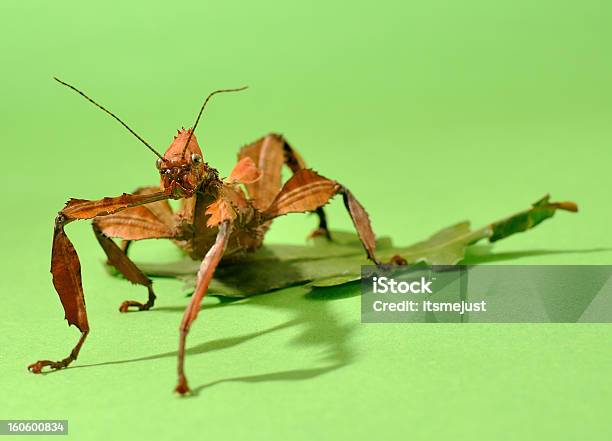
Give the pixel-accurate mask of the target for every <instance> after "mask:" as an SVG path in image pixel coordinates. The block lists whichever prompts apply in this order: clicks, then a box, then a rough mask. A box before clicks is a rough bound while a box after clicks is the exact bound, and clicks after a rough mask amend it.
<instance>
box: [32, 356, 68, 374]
mask: <svg viewBox="0 0 612 441" xmlns="http://www.w3.org/2000/svg"><path fill="white" fill-rule="evenodd" d="M71 362H72V359H71V358H70V357H68V358H65V359H63V360H61V361H51V360H39V361H37V362H36V363H32V364H31V365H29V366H28V370H29V371H30V372H32V373H33V374H40V373H41V372H42V369H43V368H44V367H45V366H49V367H50V368H51V369H53V370H57V369H62V368H65V367H66V366H68V365H69V364H70V363H71Z"/></svg>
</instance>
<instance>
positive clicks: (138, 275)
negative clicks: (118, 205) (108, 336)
mask: <svg viewBox="0 0 612 441" xmlns="http://www.w3.org/2000/svg"><path fill="white" fill-rule="evenodd" d="M92 227H93V230H94V233H95V235H96V239H97V240H98V243H99V244H100V246H101V247H102V249H103V250H104V252H105V253H106V257H107V258H108V261H107V262H108V264H109V265H112V266H114V267H115V268H116V269H117V271H119V272H120V273H121V274H123V276H124V277H125V278H126V279H128V280H129V281H130V282H132V283H135V284H138V285H142V286H145V287H146V288H147V291H148V294H149V297H148V299H147V301H146V303H141V302H138V301H136V300H125V301H124V302H123V303H121V305H120V306H119V312H128V310H129V308H130V307H131V306H133V307H136V308H137V309H138V310H139V311H146V310H149V309H150V308H152V307H153V305H154V304H155V299H156V296H155V293H154V292H153V282H152V281H151V279H149V278H148V277H147V276H145V275H144V274H143V272H142V271H141V270H140V268H138V267H137V266H136V264H135V263H134V262H132V260H131V259H130V258H129V257H128V256H127V255H126V254H125V252H124V251H123V250H122V249H121V248H119V246H117V244H116V243H115V241H114V240H112V239H111V238H110V237H108V236H106V235H105V234H104V233H102V230H100V227H99V226H98V225H97V222H96V221H95V220H94V222H93V223H92ZM126 242H127V241H126ZM127 243H128V244H129V243H130V242H127ZM126 248H127V247H126Z"/></svg>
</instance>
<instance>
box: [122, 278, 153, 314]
mask: <svg viewBox="0 0 612 441" xmlns="http://www.w3.org/2000/svg"><path fill="white" fill-rule="evenodd" d="M149 283H150V282H149ZM147 289H148V290H149V299H148V300H147V302H146V303H140V302H137V301H136V300H126V301H125V302H123V303H122V304H121V305H120V306H119V312H128V311H129V310H130V306H134V307H136V308H137V310H138V311H148V310H149V309H151V308H152V307H153V305H155V299H156V298H157V297H156V296H155V293H154V292H153V287H152V286H151V285H148V286H147Z"/></svg>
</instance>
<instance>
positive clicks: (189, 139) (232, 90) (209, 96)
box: [181, 86, 249, 156]
mask: <svg viewBox="0 0 612 441" xmlns="http://www.w3.org/2000/svg"><path fill="white" fill-rule="evenodd" d="M248 87H249V86H242V87H238V88H237V89H219V90H215V91H214V92H211V93H209V94H208V96H207V97H206V99H205V100H204V104H202V107H201V108H200V113H198V117H197V118H196V120H195V123H194V124H193V127H192V128H191V132H190V133H189V136H188V137H187V142H186V143H185V147H184V148H183V154H182V155H181V156H185V151H187V146H188V145H189V141H191V137H192V136H193V133H194V132H195V129H196V127H197V126H198V123H199V122H200V117H201V116H202V112H204V107H206V103H208V100H209V99H211V98H212V97H213V95H216V94H218V93H223V92H240V91H241V90H245V89H247V88H248Z"/></svg>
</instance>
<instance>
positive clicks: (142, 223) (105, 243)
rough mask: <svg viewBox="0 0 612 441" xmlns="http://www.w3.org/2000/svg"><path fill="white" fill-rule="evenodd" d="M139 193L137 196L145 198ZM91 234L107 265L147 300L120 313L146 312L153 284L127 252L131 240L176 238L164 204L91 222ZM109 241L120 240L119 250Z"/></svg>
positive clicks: (129, 303)
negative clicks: (137, 287)
mask: <svg viewBox="0 0 612 441" xmlns="http://www.w3.org/2000/svg"><path fill="white" fill-rule="evenodd" d="M149 193H150V192H147V193H142V192H141V193H140V194H149ZM92 226H93V230H94V233H95V235H96V239H97V240H98V243H99V244H100V246H101V247H102V249H103V250H104V252H105V253H106V257H107V259H108V260H107V263H108V264H109V265H112V266H113V267H115V268H116V269H117V271H119V272H120V273H121V274H123V276H124V277H125V278H126V279H127V280H129V281H130V282H132V283H134V284H138V285H142V286H145V287H146V288H147V292H148V299H147V301H146V302H145V303H141V302H139V301H136V300H126V301H124V302H122V303H121V306H120V307H119V311H120V312H128V310H129V308H130V307H135V308H137V310H139V311H146V310H148V309H150V308H152V307H153V305H154V303H155V298H156V296H155V293H154V291H153V282H152V281H151V279H149V278H148V277H147V276H145V275H144V274H143V272H142V271H141V270H140V268H138V267H137V266H136V264H134V262H132V260H131V259H130V258H129V257H128V256H127V253H126V251H127V248H128V246H129V245H130V243H131V242H132V241H133V240H142V239H161V238H177V237H178V235H177V233H176V231H177V229H178V228H177V226H176V223H175V221H174V220H173V218H172V211H171V208H170V205H169V204H168V202H167V201H159V202H155V203H152V204H149V205H147V206H139V207H134V208H129V209H127V210H124V211H122V212H120V213H117V214H114V215H110V216H104V217H99V218H96V219H94V221H93V225H92ZM111 237H121V238H123V239H124V240H123V242H122V247H119V246H118V245H117V244H116V243H115V241H114V240H112V239H111Z"/></svg>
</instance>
